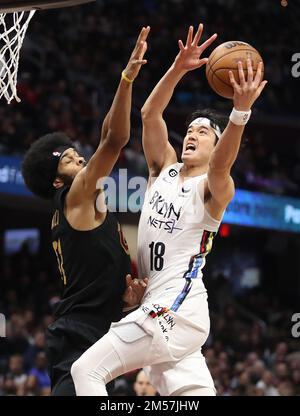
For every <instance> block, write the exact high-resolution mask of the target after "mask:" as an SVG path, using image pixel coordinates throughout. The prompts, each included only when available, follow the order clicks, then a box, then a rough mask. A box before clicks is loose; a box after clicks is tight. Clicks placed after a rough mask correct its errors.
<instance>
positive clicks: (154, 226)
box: [71, 25, 266, 396]
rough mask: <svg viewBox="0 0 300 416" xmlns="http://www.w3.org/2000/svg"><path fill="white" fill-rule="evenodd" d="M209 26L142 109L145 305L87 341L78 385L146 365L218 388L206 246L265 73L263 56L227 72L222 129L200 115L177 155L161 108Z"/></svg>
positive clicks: (167, 380) (193, 384) (181, 388)
mask: <svg viewBox="0 0 300 416" xmlns="http://www.w3.org/2000/svg"><path fill="white" fill-rule="evenodd" d="M202 30H203V26H202V25H199V28H198V31H197V33H196V35H195V36H194V37H193V28H192V27H190V29H189V32H188V36H187V41H186V44H185V45H183V43H182V41H179V48H180V51H179V54H178V55H177V57H176V59H175V61H174V63H173V65H172V66H171V68H170V69H169V70H168V72H167V73H166V74H165V76H164V77H163V78H162V79H161V80H160V82H159V83H158V84H157V86H156V87H155V88H154V90H153V92H152V94H151V95H150V97H149V98H148V100H147V101H146V103H145V105H144V107H143V109H142V118H143V147H144V151H145V156H146V159H147V163H148V166H149V183H148V188H147V192H146V195H145V202H144V206H143V211H142V215H141V219H140V224H139V242H138V246H139V247H138V261H139V274H140V275H143V276H149V284H148V287H147V289H146V293H145V296H144V299H143V301H142V304H141V306H140V307H139V308H138V309H137V310H136V311H134V312H132V313H131V314H129V315H128V316H127V317H126V318H124V319H122V320H121V321H120V322H118V323H117V324H114V325H113V326H112V328H111V329H110V331H109V332H108V334H107V335H105V336H104V337H103V338H102V339H101V340H99V341H98V342H97V343H96V344H94V345H93V346H92V347H91V348H90V349H89V350H88V351H86V352H85V353H84V354H83V355H82V356H81V358H79V360H77V361H76V362H75V363H74V364H73V367H72V371H71V373H72V376H73V379H74V382H75V388H76V393H77V395H106V394H107V393H106V389H105V384H106V383H108V382H109V381H111V380H112V379H113V378H115V377H118V376H119V375H121V374H123V373H125V372H128V371H131V370H133V369H135V368H141V367H144V369H145V371H146V373H147V375H148V376H149V379H150V382H151V384H152V385H153V386H154V387H155V388H156V389H157V390H158V392H159V393H160V395H180V396H191V395H197V396H201V395H210V396H213V395H215V394H216V393H215V388H214V383H213V380H212V377H211V375H210V373H209V370H208V368H207V366H206V363H205V359H204V357H203V355H202V354H201V347H202V345H203V344H204V343H205V341H206V339H207V337H208V334H209V328H210V321H209V311H208V304H207V294H206V290H205V287H204V284H203V282H202V269H203V267H204V265H205V256H206V255H207V254H208V253H209V251H210V249H211V246H212V240H213V237H214V235H215V234H216V232H217V231H218V227H219V225H220V222H221V219H222V216H223V214H224V211H225V209H226V207H227V205H228V203H229V202H230V200H231V199H232V197H233V195H234V183H233V180H232V178H231V176H230V170H231V168H232V165H233V163H234V161H235V159H236V157H237V154H238V151H239V147H240V143H241V137H242V133H243V131H244V127H245V124H246V122H247V121H248V119H249V117H250V113H251V107H252V105H253V103H254V102H255V100H256V99H257V98H258V97H259V95H260V93H261V92H262V90H263V88H264V86H265V85H266V81H261V78H262V64H259V67H258V70H257V73H256V75H255V77H254V76H253V68H252V64H251V62H250V61H249V62H248V63H247V71H248V76H247V79H245V74H244V71H243V68H242V65H241V63H238V73H239V80H237V79H234V76H233V74H232V73H230V80H231V84H232V87H233V89H234V98H233V103H234V109H233V111H232V113H231V115H230V120H229V122H228V124H227V127H226V128H225V130H224V131H223V133H222V132H221V130H222V127H221V126H219V125H218V122H217V119H216V118H215V117H214V116H213V117H208V116H205V117H204V116H203V115H202V116H199V114H198V115H195V116H194V117H193V119H192V121H191V122H190V124H189V126H188V130H187V133H186V136H185V138H184V141H183V150H182V161H183V163H178V162H177V157H176V154H175V151H174V149H173V148H172V146H171V145H170V143H169V141H168V133H167V127H166V124H165V122H164V119H163V112H164V110H165V108H166V107H167V105H168V103H169V101H170V99H171V97H172V94H173V91H174V88H175V87H176V85H177V83H178V82H179V81H180V80H181V78H182V77H183V76H184V75H185V74H186V73H187V72H189V71H191V70H194V69H196V68H200V67H201V66H203V65H204V64H206V62H207V59H206V58H201V54H202V52H203V51H204V50H205V49H206V48H207V47H208V46H209V45H210V44H211V43H212V42H213V41H214V39H215V38H216V35H213V36H212V37H210V38H209V39H208V40H207V41H206V42H204V43H203V44H202V45H201V46H198V43H199V41H200V38H201V34H202Z"/></svg>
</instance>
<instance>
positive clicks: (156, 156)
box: [142, 24, 217, 176]
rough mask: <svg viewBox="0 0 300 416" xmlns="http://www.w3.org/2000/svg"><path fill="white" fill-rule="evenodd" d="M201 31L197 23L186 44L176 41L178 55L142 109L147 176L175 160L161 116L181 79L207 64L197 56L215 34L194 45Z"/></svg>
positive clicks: (201, 27) (204, 59)
mask: <svg viewBox="0 0 300 416" xmlns="http://www.w3.org/2000/svg"><path fill="white" fill-rule="evenodd" d="M202 31H203V25H202V24H200V25H199V27H198V31H197V33H196V34H195V36H193V27H192V26H190V28H189V31H188V36H187V40H186V44H185V45H184V44H183V42H182V41H181V40H179V49H180V51H179V54H178V55H177V57H176V59H175V61H174V63H173V64H172V66H171V67H170V69H169V70H168V71H167V73H166V74H165V75H164V76H163V78H162V79H161V80H160V81H159V83H158V84H157V85H156V87H155V88H154V90H153V91H152V93H151V94H150V96H149V98H148V99H147V101H146V102H145V104H144V106H143V108H142V120H143V148H144V152H145V157H146V160H147V163H148V168H149V173H150V176H157V175H158V174H159V172H160V171H161V170H162V169H163V168H164V167H166V166H168V165H170V164H172V163H174V162H176V161H177V157H176V153H175V150H174V149H173V147H172V146H171V145H170V143H169V140H168V130H167V126H166V123H165V121H164V118H163V113H164V110H165V108H166V107H167V105H168V104H169V101H170V99H171V98H172V95H173V92H174V89H175V87H176V85H177V84H178V82H179V81H180V80H181V78H182V77H183V76H184V75H185V74H186V73H187V72H189V71H192V70H194V69H197V68H200V67H201V66H202V65H204V64H205V63H206V62H207V58H201V55H202V53H203V51H204V50H205V49H206V48H207V47H208V46H209V45H210V44H211V43H212V42H213V41H214V40H215V39H216V37H217V35H216V34H214V35H213V36H211V37H210V38H209V39H208V40H207V41H206V42H204V43H203V44H202V45H200V46H198V43H199V41H200V38H201V35H202Z"/></svg>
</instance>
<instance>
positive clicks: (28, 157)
mask: <svg viewBox="0 0 300 416" xmlns="http://www.w3.org/2000/svg"><path fill="white" fill-rule="evenodd" d="M60 147H66V148H69V147H74V145H73V143H72V142H71V140H70V139H69V137H68V136H67V135H66V134H64V133H62V132H55V133H50V134H46V135H45V136H42V137H40V138H39V139H38V140H37V141H36V142H34V143H33V144H32V145H31V147H30V148H29V150H28V151H27V152H26V154H25V156H24V159H23V163H22V175H23V178H24V181H25V184H26V185H27V187H28V189H29V190H30V191H31V192H32V193H33V194H35V195H37V196H39V197H41V198H44V199H51V198H53V196H54V194H55V188H54V186H53V181H54V180H55V178H56V176H57V165H58V161H55V157H54V156H53V152H55V151H56V150H57V149H59V148H60Z"/></svg>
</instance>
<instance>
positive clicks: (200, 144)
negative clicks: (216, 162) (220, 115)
mask: <svg viewBox="0 0 300 416" xmlns="http://www.w3.org/2000/svg"><path fill="white" fill-rule="evenodd" d="M215 141H216V135H215V133H214V131H213V129H212V128H211V127H207V126H204V125H197V124H196V125H193V126H189V128H188V131H187V134H186V136H185V138H184V141H183V148H182V155H181V158H182V161H183V162H184V163H189V164H193V165H196V166H197V165H199V164H202V163H204V162H207V163H208V161H209V158H210V155H211V153H212V151H213V149H214V147H215Z"/></svg>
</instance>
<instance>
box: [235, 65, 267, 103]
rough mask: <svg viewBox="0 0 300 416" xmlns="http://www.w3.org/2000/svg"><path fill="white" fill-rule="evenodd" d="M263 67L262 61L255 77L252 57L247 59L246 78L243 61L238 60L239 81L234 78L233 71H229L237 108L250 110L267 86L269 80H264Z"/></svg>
mask: <svg viewBox="0 0 300 416" xmlns="http://www.w3.org/2000/svg"><path fill="white" fill-rule="evenodd" d="M262 68H263V64H262V62H260V63H259V64H258V67H257V71H256V75H255V77H254V76H253V67H252V62H251V59H250V58H249V59H247V72H248V76H247V80H246V76H245V73H244V70H243V65H242V62H238V73H239V83H238V82H237V81H236V79H235V78H234V75H233V72H232V71H229V79H230V82H231V85H232V87H233V90H234V95H233V104H234V108H235V109H236V110H238V111H249V110H250V109H251V107H252V105H253V103H254V102H255V101H256V100H257V98H258V97H259V96H260V94H261V92H262V90H263V89H264V88H265V86H266V84H267V82H268V81H262Z"/></svg>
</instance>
